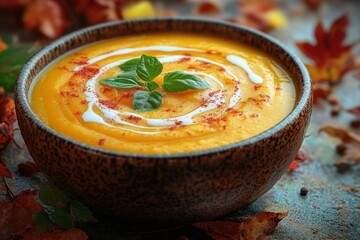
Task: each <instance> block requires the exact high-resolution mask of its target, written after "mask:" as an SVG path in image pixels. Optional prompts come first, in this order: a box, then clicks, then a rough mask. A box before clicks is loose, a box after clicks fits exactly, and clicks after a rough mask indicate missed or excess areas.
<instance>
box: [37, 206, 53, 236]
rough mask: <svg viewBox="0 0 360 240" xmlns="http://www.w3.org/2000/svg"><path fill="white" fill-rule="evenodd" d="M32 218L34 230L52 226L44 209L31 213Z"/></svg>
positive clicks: (42, 230) (42, 229)
mask: <svg viewBox="0 0 360 240" xmlns="http://www.w3.org/2000/svg"><path fill="white" fill-rule="evenodd" d="M32 219H33V220H34V222H35V225H36V231H38V232H45V231H47V230H49V229H51V228H53V224H52V221H51V219H50V218H49V215H48V214H47V213H46V212H45V211H37V212H35V213H34V214H33V216H32Z"/></svg>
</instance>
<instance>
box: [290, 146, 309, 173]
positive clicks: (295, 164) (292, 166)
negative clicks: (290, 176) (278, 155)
mask: <svg viewBox="0 0 360 240" xmlns="http://www.w3.org/2000/svg"><path fill="white" fill-rule="evenodd" d="M306 159H307V156H306V155H305V153H304V152H303V151H299V152H298V153H297V154H296V156H295V158H294V160H293V161H292V163H291V164H290V166H289V170H290V172H293V171H295V170H296V169H297V168H299V167H300V164H299V163H302V162H304V161H305V160H306Z"/></svg>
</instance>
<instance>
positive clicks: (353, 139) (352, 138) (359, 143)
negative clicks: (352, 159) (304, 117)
mask: <svg viewBox="0 0 360 240" xmlns="http://www.w3.org/2000/svg"><path fill="white" fill-rule="evenodd" d="M319 132H325V133H327V134H328V135H330V136H332V137H335V138H338V139H340V140H341V142H342V143H345V144H351V145H354V146H356V147H358V148H360V136H359V135H357V134H356V133H355V132H354V131H352V130H350V129H348V128H345V127H342V126H339V125H336V124H330V123H329V124H324V125H322V126H321V128H320V129H319Z"/></svg>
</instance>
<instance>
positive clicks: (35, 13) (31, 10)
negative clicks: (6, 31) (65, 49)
mask: <svg viewBox="0 0 360 240" xmlns="http://www.w3.org/2000/svg"><path fill="white" fill-rule="evenodd" d="M23 22H24V25H25V27H26V29H27V30H30V31H31V30H34V29H37V30H39V31H40V32H41V33H42V34H44V35H45V36H46V37H48V38H51V39H55V38H57V37H59V36H61V35H62V34H63V32H64V30H65V28H66V26H67V21H66V19H65V14H64V10H63V9H62V7H61V6H60V4H59V2H57V1H55V0H34V1H32V2H31V3H29V4H28V5H27V8H26V10H25V13H24V15H23Z"/></svg>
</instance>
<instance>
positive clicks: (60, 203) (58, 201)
mask: <svg viewBox="0 0 360 240" xmlns="http://www.w3.org/2000/svg"><path fill="white" fill-rule="evenodd" d="M39 198H40V200H41V202H42V203H44V204H45V205H48V206H52V207H57V208H67V206H68V203H69V202H70V198H69V196H68V195H67V194H66V193H65V192H63V191H61V190H59V189H58V188H56V187H53V186H50V185H45V186H44V187H42V188H41V189H40V192H39Z"/></svg>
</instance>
